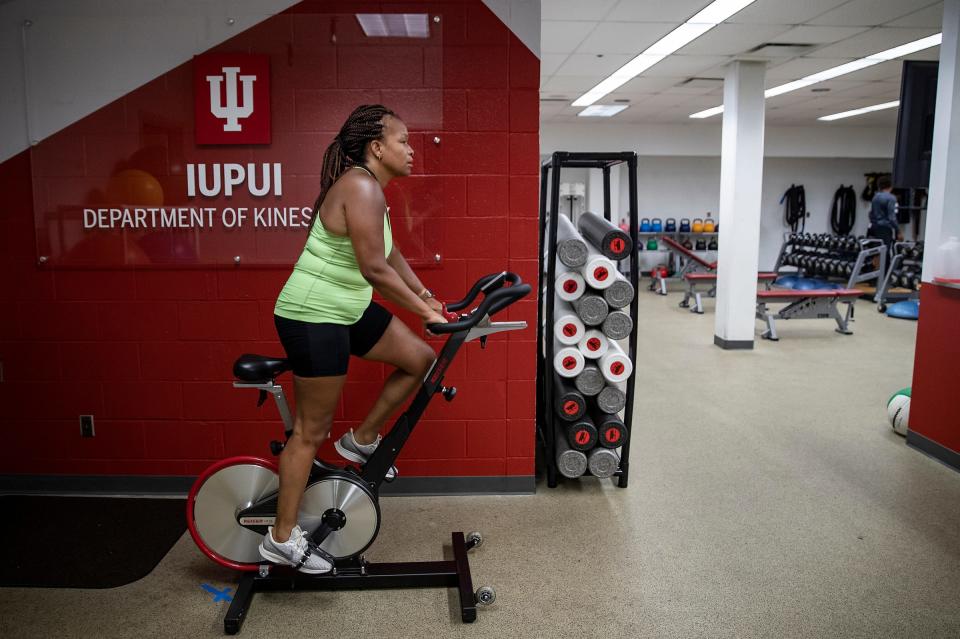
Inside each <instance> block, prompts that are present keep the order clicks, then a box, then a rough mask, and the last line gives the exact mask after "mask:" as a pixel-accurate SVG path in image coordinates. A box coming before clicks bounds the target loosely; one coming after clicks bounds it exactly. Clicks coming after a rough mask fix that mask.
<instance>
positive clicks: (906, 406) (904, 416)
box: [887, 386, 910, 437]
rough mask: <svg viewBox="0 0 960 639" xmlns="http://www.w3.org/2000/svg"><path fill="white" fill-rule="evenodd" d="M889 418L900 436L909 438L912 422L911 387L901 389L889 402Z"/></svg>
mask: <svg viewBox="0 0 960 639" xmlns="http://www.w3.org/2000/svg"><path fill="white" fill-rule="evenodd" d="M887 416H888V417H889V418H890V425H891V426H893V430H894V432H895V433H897V434H898V435H903V436H904V437H906V436H907V430H909V421H910V387H909V386H908V387H907V388H901V389H900V390H898V391H897V392H896V393H894V394H893V395H892V396H891V397H890V399H889V400H888V401H887Z"/></svg>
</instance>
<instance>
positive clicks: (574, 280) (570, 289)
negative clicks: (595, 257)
mask: <svg viewBox="0 0 960 639" xmlns="http://www.w3.org/2000/svg"><path fill="white" fill-rule="evenodd" d="M586 290H587V284H586V282H585V281H584V279H583V275H581V274H580V273H578V272H577V271H567V272H566V273H560V274H559V275H557V281H556V283H555V285H554V291H555V292H556V294H557V297H559V298H560V299H562V300H563V301H564V302H572V301H573V300H575V299H579V298H580V297H581V296H582V295H583V294H584V293H585V292H586Z"/></svg>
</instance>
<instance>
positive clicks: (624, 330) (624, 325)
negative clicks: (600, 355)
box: [601, 311, 633, 339]
mask: <svg viewBox="0 0 960 639" xmlns="http://www.w3.org/2000/svg"><path fill="white" fill-rule="evenodd" d="M601 330H602V331H603V334H604V335H606V336H607V337H609V338H610V339H626V338H627V337H629V336H630V332H631V331H632V330H633V320H632V319H630V316H629V315H628V314H626V313H624V312H623V311H612V312H611V313H610V314H609V315H607V319H605V320H603V327H602V329H601Z"/></svg>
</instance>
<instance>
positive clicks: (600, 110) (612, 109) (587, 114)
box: [577, 104, 630, 118]
mask: <svg viewBox="0 0 960 639" xmlns="http://www.w3.org/2000/svg"><path fill="white" fill-rule="evenodd" d="M628 106H630V105H628V104H594V105H592V106H588V107H587V108H586V109H584V110H583V111H581V112H580V113H578V114H577V116H579V117H581V118H609V117H612V116H614V115H616V114H618V113H620V112H621V111H623V110H624V109H626V108H627V107H628Z"/></svg>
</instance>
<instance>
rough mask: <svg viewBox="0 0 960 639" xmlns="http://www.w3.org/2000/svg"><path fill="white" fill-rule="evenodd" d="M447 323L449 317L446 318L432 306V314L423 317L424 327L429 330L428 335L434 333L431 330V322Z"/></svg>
mask: <svg viewBox="0 0 960 639" xmlns="http://www.w3.org/2000/svg"><path fill="white" fill-rule="evenodd" d="M438 304H439V302H438ZM446 323H447V318H445V317H444V316H443V315H441V314H440V313H438V312H437V311H435V310H433V309H432V308H431V309H430V314H429V315H427V316H426V317H424V318H423V328H424V330H425V331H426V332H427V335H433V333H431V332H430V328H429V326H430V325H431V324H446Z"/></svg>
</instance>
